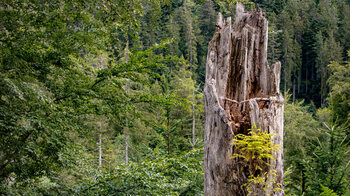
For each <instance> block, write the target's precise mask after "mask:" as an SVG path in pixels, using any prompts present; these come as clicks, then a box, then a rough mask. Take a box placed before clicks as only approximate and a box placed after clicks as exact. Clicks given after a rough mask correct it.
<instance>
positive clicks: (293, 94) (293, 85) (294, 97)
mask: <svg viewBox="0 0 350 196" xmlns="http://www.w3.org/2000/svg"><path fill="white" fill-rule="evenodd" d="M293 103H295V76H293Z"/></svg>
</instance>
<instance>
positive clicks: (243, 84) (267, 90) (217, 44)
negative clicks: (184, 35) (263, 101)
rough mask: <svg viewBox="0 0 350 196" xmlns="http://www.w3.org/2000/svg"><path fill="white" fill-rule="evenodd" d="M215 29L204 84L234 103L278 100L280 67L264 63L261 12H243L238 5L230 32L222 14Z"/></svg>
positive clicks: (265, 33)
mask: <svg viewBox="0 0 350 196" xmlns="http://www.w3.org/2000/svg"><path fill="white" fill-rule="evenodd" d="M216 26H217V30H216V33H215V35H214V37H213V39H212V41H211V42H210V43H209V47H208V56H207V72H206V82H207V83H208V82H209V83H214V85H215V87H216V92H217V94H218V96H219V97H226V98H229V99H232V100H237V101H244V100H248V99H251V98H255V97H270V96H278V95H279V94H280V92H279V83H280V68H281V64H280V62H277V63H275V64H273V65H272V66H271V67H270V66H269V65H268V63H267V42H268V21H267V20H266V18H265V14H264V13H263V12H262V11H261V10H260V9H258V10H257V11H252V12H245V11H244V6H243V5H242V4H241V3H238V4H237V7H236V18H235V22H234V25H233V29H232V24H231V18H230V17H229V18H227V19H226V20H224V19H223V17H222V15H221V14H219V15H218V18H217V24H216ZM220 102H221V101H220ZM221 105H223V103H222V102H221Z"/></svg>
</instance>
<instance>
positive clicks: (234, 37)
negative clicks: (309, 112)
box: [204, 4, 284, 196]
mask: <svg viewBox="0 0 350 196" xmlns="http://www.w3.org/2000/svg"><path fill="white" fill-rule="evenodd" d="M267 25H268V22H267V20H266V18H265V14H264V13H263V12H262V11H261V10H258V11H254V12H245V11H244V7H243V5H241V4H238V5H237V10H236V20H235V22H234V25H233V28H231V18H227V19H226V20H223V18H222V15H221V14H219V16H218V20H217V24H216V26H217V30H216V32H215V34H214V37H213V39H212V40H211V42H210V43H209V47H208V55H207V65H206V83H205V87H204V102H205V115H206V122H205V136H204V142H205V146H204V148H205V152H204V153H205V157H204V174H205V182H204V192H205V195H213V196H214V195H215V196H219V195H247V194H248V192H247V190H246V189H245V188H244V186H242V185H244V184H246V183H247V182H248V177H249V175H250V174H251V171H249V170H251V168H249V165H248V164H247V165H244V163H243V162H242V161H240V160H237V159H231V157H232V155H233V152H234V146H233V145H232V139H233V138H234V135H235V134H238V133H243V134H246V133H247V132H248V129H251V127H252V126H253V125H256V126H257V128H259V129H261V130H262V131H266V132H268V133H272V134H276V135H275V136H273V137H272V138H271V140H272V141H273V142H274V143H275V144H279V145H280V146H281V147H280V152H275V153H274V155H273V156H274V157H275V159H274V160H270V166H269V167H268V168H264V171H260V174H261V175H263V174H264V173H265V172H268V171H272V170H276V174H277V178H276V179H275V180H276V183H280V184H281V186H279V188H282V189H283V151H282V149H283V97H282V96H281V94H280V91H279V83H280V68H281V63H280V62H277V63H275V64H273V65H272V66H271V67H270V66H269V65H268V63H267V41H268V40H267V38H268V30H267ZM271 180H272V179H268V180H267V182H266V183H270V184H271ZM276 183H275V185H276ZM263 188H264V187H256V189H254V193H256V194H257V195H264V194H265V193H264V191H263ZM265 188H267V187H265ZM267 194H268V195H284V192H283V191H276V190H273V189H271V188H267Z"/></svg>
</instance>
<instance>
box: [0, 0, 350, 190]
mask: <svg viewBox="0 0 350 196" xmlns="http://www.w3.org/2000/svg"><path fill="white" fill-rule="evenodd" d="M242 2H244V3H245V4H246V6H247V7H248V9H251V10H254V9H256V8H257V7H260V8H261V9H262V10H263V11H264V12H266V17H267V18H268V21H269V43H268V60H269V64H272V63H274V62H276V61H278V60H279V61H281V63H282V72H281V73H282V79H281V81H282V82H281V88H282V89H281V90H282V92H284V96H285V100H286V103H285V122H284V123H285V125H284V126H285V128H284V132H285V135H284V141H285V145H284V158H285V164H284V165H285V173H286V176H285V185H286V190H285V191H286V193H287V194H288V195H303V194H304V195H349V194H350V192H349V191H348V190H349V141H350V140H349V138H348V135H349V132H350V127H349V119H350V1H349V0H255V1H247V0H242ZM235 3H236V1H234V0H226V1H219V0H133V1H127V0H101V1H97V0H89V1H80V0H66V1H65V0H52V1H45V0H2V1H1V2H0V19H1V20H0V70H1V73H0V89H1V91H0V96H1V99H0V138H1V142H0V194H4V195H33V194H35V195H202V194H203V133H204V127H203V124H204V122H203V120H204V116H203V115H204V112H203V110H204V108H203V96H202V87H203V85H204V82H205V81H204V79H205V63H206V54H207V45H208V42H209V41H210V40H211V38H212V36H213V34H214V31H215V29H216V26H215V22H216V16H217V13H218V12H222V13H223V14H224V15H225V16H226V17H227V16H234V6H235ZM233 18H234V17H233Z"/></svg>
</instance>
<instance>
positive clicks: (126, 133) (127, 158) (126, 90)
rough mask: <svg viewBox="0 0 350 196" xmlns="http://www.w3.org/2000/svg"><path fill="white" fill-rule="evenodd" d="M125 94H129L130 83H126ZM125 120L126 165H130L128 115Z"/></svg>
mask: <svg viewBox="0 0 350 196" xmlns="http://www.w3.org/2000/svg"><path fill="white" fill-rule="evenodd" d="M125 92H126V94H128V83H125ZM126 116H127V117H126V118H125V133H124V135H125V164H128V163H129V144H128V139H129V124H128V113H127V114H126Z"/></svg>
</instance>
